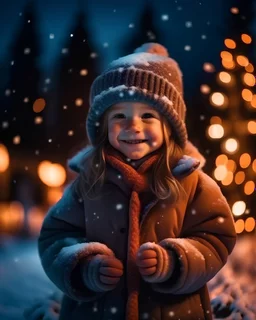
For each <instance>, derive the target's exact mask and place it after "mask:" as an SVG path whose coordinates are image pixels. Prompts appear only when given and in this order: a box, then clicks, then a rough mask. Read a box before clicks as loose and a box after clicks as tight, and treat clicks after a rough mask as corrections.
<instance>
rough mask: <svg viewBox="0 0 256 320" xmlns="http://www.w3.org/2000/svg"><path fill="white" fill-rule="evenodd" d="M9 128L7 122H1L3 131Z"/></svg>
mask: <svg viewBox="0 0 256 320" xmlns="http://www.w3.org/2000/svg"><path fill="white" fill-rule="evenodd" d="M8 127H9V123H8V122H7V121H3V122H2V128H3V129H6V128H8Z"/></svg>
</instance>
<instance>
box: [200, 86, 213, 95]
mask: <svg viewBox="0 0 256 320" xmlns="http://www.w3.org/2000/svg"><path fill="white" fill-rule="evenodd" d="M200 91H201V92H202V93H204V94H207V93H209V92H210V91H211V90H210V87H209V86H208V85H207V84H202V85H201V86H200Z"/></svg>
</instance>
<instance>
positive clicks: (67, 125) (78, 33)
mask: <svg viewBox="0 0 256 320" xmlns="http://www.w3.org/2000/svg"><path fill="white" fill-rule="evenodd" d="M85 21H86V17H85V14H84V13H82V12H79V13H78V14H77V16H76V20H75V26H74V28H73V30H71V33H70V37H69V39H68V41H67V44H66V45H65V48H64V49H63V50H64V51H63V52H64V53H63V55H62V57H61V59H60V63H59V70H60V71H59V77H58V84H57V95H58V96H57V99H56V106H55V110H54V111H52V114H51V117H53V118H54V121H52V122H53V123H54V127H52V128H51V133H50V135H51V137H52V138H53V142H52V144H51V146H52V148H53V150H54V148H55V151H56V150H57V152H58V153H59V154H61V155H63V157H64V158H65V159H66V158H67V157H69V156H71V155H72V154H73V153H74V152H75V151H76V150H77V149H79V148H80V147H81V146H82V145H85V144H86V143H87V137H86V127H85V121H86V116H87V113H88V109H89V90H90V86H91V84H92V82H93V80H94V78H95V77H96V76H97V71H96V63H97V55H96V53H95V52H94V50H93V49H92V47H93V46H92V41H91V40H90V37H89V32H87V30H88V28H86V29H87V30H86V29H85V27H84V24H85ZM49 147H50V146H49ZM56 148H57V149H56Z"/></svg>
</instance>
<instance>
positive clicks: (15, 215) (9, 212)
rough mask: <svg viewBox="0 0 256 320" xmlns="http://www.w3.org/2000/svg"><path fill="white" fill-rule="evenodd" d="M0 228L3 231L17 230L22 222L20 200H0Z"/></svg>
mask: <svg viewBox="0 0 256 320" xmlns="http://www.w3.org/2000/svg"><path fill="white" fill-rule="evenodd" d="M0 212H1V214H0V230H3V231H5V232H13V231H16V232H17V231H19V230H21V229H22V227H23V223H24V208H23V206H22V204H21V203H20V202H17V201H14V202H11V203H4V202H0Z"/></svg>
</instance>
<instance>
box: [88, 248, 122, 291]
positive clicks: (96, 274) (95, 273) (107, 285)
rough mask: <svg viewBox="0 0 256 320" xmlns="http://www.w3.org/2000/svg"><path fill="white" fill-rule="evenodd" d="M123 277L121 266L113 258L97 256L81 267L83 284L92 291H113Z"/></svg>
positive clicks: (118, 261) (120, 263)
mask: <svg viewBox="0 0 256 320" xmlns="http://www.w3.org/2000/svg"><path fill="white" fill-rule="evenodd" d="M122 275H123V264H122V262H121V261H120V260H118V259H116V258H115V257H110V256H107V255H102V254H97V255H96V256H93V257H92V258H90V259H87V260H86V261H85V262H84V264H83V265H82V276H83V281H84V284H85V285H86V286H87V287H88V288H89V289H90V290H92V291H95V292H104V291H110V290H113V289H114V288H115V287H116V285H117V283H118V282H119V280H120V277H121V276H122Z"/></svg>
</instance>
